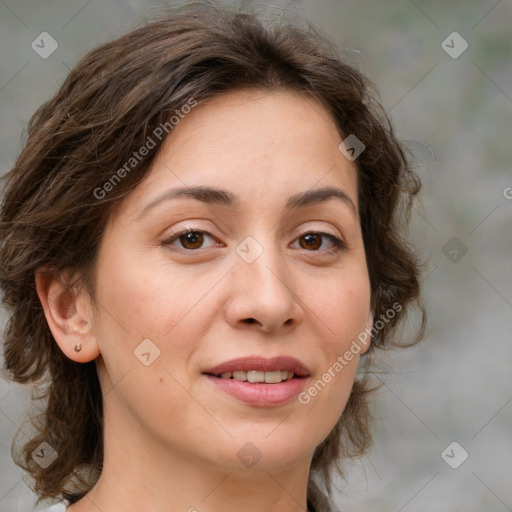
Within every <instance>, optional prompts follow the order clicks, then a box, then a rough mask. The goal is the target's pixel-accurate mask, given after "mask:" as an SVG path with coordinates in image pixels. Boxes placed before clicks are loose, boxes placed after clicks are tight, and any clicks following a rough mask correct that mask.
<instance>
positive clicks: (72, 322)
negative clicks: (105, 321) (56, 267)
mask: <svg viewBox="0 0 512 512" xmlns="http://www.w3.org/2000/svg"><path fill="white" fill-rule="evenodd" d="M67 277H69V276H68V274H65V275H63V274H60V273H57V272H53V271H51V270H48V269H38V270H37V271H36V275H35V281H36V289H37V294H38V296H39V300H40V301H41V304H42V305H43V309H44V314H45V317H46V321H47V322H48V326H49V328H50V330H51V332H52V334H53V337H54V338H55V341H56V342H57V344H58V345H59V347H60V349H61V350H62V352H63V353H64V354H65V355H66V356H67V357H68V358H69V359H71V360H73V361H76V362H77V363H87V362H89V361H92V360H93V359H96V358H97V357H98V356H99V355H100V350H99V346H98V343H97V341H96V338H95V336H94V330H93V315H92V305H91V299H90V297H89V294H88V293H87V292H86V291H85V290H82V293H78V291H79V290H80V288H79V286H74V287H73V288H70V287H69V286H66V285H65V283H66V278H67ZM77 345H81V350H80V351H78V352H77V351H76V350H75V347H76V346H77Z"/></svg>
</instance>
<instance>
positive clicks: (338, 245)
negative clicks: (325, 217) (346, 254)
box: [162, 227, 347, 254]
mask: <svg viewBox="0 0 512 512" xmlns="http://www.w3.org/2000/svg"><path fill="white" fill-rule="evenodd" d="M187 233H202V234H206V235H208V236H210V237H211V238H215V237H214V236H213V235H212V234H211V233H209V232H208V231H205V230H202V229H199V228H194V227H189V228H185V229H183V230H181V231H179V232H177V233H172V234H171V235H169V236H168V237H167V238H166V239H165V240H162V245H163V246H169V245H171V244H172V243H173V242H174V241H175V240H178V239H179V238H180V236H182V235H186V234H187ZM306 235H320V236H323V237H325V238H327V239H328V240H330V241H331V242H332V243H333V244H334V247H331V248H330V249H326V250H323V251H321V250H318V249H316V250H312V251H308V250H307V249H303V250H305V251H307V252H321V253H327V254H330V253H336V252H339V251H343V250H345V249H347V246H346V244H345V243H344V242H343V241H342V240H340V239H339V238H338V237H336V236H334V235H332V234H331V233H326V232H324V231H305V232H304V233H301V234H300V235H299V236H298V237H297V239H299V238H302V237H304V236H306ZM177 249H178V250H180V251H185V252H189V253H190V252H198V251H200V250H201V248H200V249H185V248H177Z"/></svg>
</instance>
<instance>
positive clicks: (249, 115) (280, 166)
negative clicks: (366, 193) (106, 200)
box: [125, 89, 357, 216]
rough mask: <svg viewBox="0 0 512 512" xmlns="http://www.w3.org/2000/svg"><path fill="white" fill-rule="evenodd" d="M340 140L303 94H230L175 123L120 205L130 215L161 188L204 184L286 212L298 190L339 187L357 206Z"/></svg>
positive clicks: (322, 111) (351, 169) (352, 170)
mask: <svg viewBox="0 0 512 512" xmlns="http://www.w3.org/2000/svg"><path fill="white" fill-rule="evenodd" d="M341 140H342V137H341V135H340V132H339V129H338V127H337V126H336V123H335V121H334V119H333V117H332V115H331V113H330V112H329V111H328V110H327V109H326V108H325V107H324V106H323V105H322V104H321V103H320V102H318V101H317V100H315V99H314V98H312V97H311V96H309V95H306V94H303V93H298V92H295V91H290V90H275V91H264V90H253V89H242V90H235V91H230V92H228V93H224V94H221V95H219V96H216V97H214V98H212V99H211V100H208V101H207V102H204V103H200V104H199V105H197V106H196V107H194V108H193V109H191V110H190V112H189V113H187V114H186V115H184V116H183V117H182V118H181V119H180V121H179V122H178V123H177V124H176V125H175V126H174V127H173V129H172V131H171V132H170V134H169V136H168V137H167V139H166V141H165V142H164V145H163V147H162V148H161V149H160V151H159V154H158V156H157V158H156V159H155V161H154V163H153V166H152V169H151V171H150V175H149V176H148V178H147V179H146V180H145V181H144V182H142V183H141V184H140V185H139V186H138V187H137V189H135V190H134V191H133V192H132V193H131V194H130V196H128V198H127V200H125V201H126V203H127V205H125V206H127V210H128V212H129V214H130V216H133V215H136V212H137V211H138V212H140V210H141V208H143V207H144V206H145V204H146V203H147V201H148V199H151V198H153V199H154V197H155V194H159V193H162V192H163V191H164V190H165V189H168V188H176V187H187V186H191V187H192V186H204V185H207V186H210V187H215V188H221V189H225V190H232V191H233V192H234V193H235V194H236V195H237V196H238V197H240V198H248V199H249V198H250V199H251V200H252V201H255V202H256V203H258V202H259V204H261V205H263V204H266V205H267V206H268V207H272V206H277V205H278V204H281V203H282V206H283V207H284V205H285V204H286V201H287V199H288V198H289V197H291V196H292V195H294V194H295V193H297V192H298V191H305V190H309V189H312V188H319V187H328V186H337V187H342V188H343V189H344V190H345V191H346V192H347V194H348V195H349V197H350V198H351V199H352V201H353V203H354V204H355V205H356V208H357V171H356V167H355V165H354V163H353V162H351V161H349V160H348V159H347V158H345V157H344V156H343V154H342V153H341V152H340V151H339V149H338V146H339V144H340V142H341ZM243 204H245V203H243Z"/></svg>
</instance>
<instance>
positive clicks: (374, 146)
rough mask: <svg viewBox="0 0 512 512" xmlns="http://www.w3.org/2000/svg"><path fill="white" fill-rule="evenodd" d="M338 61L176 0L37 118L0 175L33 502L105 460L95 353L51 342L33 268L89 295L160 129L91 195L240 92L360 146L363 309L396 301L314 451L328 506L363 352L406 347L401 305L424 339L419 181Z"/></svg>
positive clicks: (72, 495)
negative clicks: (302, 114) (186, 108)
mask: <svg viewBox="0 0 512 512" xmlns="http://www.w3.org/2000/svg"><path fill="white" fill-rule="evenodd" d="M341 55H342V51H340V49H339V48H338V47H336V46H335V45H334V44H333V43H332V42H330V41H329V40H328V39H327V38H326V37H324V36H323V35H321V34H320V33H319V32H318V30H317V29H315V28H313V27H312V26H311V24H309V23H308V27H307V28H300V27H299V26H298V25H296V24H294V23H280V24H276V23H269V22H264V21H263V20H262V19H261V17H260V16H258V15H255V14H254V13H249V12H235V11H233V10H232V9H230V8H228V7H222V8H221V7H218V6H217V7H212V6H211V5H210V6H205V5H202V6H201V8H200V9H196V8H194V7H191V6H188V7H186V8H181V9H178V10H176V11H174V12H172V13H168V12H167V13H166V14H165V16H164V17H160V18H159V19H154V20H152V21H146V22H144V24H142V25H141V26H140V27H138V28H136V29H133V30H131V31H130V32H129V33H127V34H126V35H124V36H122V37H120V38H118V39H116V40H114V41H112V42H109V43H106V44H103V45H101V46H99V47H97V48H94V49H93V50H91V51H90V52H89V53H87V54H86V55H85V56H84V57H83V58H82V59H81V60H80V61H79V62H78V63H77V64H76V66H75V67H74V68H73V69H72V70H71V72H70V73H69V75H68V76H67V78H66V79H65V81H64V82H63V84H62V86H61V87H60V89H59V90H58V92H57V93H56V94H55V95H54V96H53V97H52V98H51V99H50V100H49V101H47V102H46V103H44V104H43V105H42V106H41V107H40V108H39V109H38V110H37V111H36V112H35V114H34V115H33V117H32V118H31V120H30V122H29V125H28V138H27V140H26V142H25V144H24V147H23V149H22V151H21V153H20V155H19V157H18V158H17V160H16V162H15V164H14V167H13V168H12V169H11V170H10V171H9V172H8V173H7V174H6V176H5V184H4V198H3V202H2V207H1V213H0V240H1V247H0V273H1V274H0V287H1V289H2V291H3V303H4V306H5V307H6V309H7V310H8V312H9V313H10V317H9V320H8V322H7V325H6V327H5V331H4V337H5V341H4V359H5V362H4V368H3V371H4V373H5V375H6V376H7V378H9V379H11V380H13V381H15V382H19V383H32V384H33V386H34V388H33V389H34V390H36V389H41V390H42V393H41V394H40V395H39V396H38V397H36V398H38V399H39V400H44V408H43V412H42V413H41V414H38V415H34V416H33V417H32V418H30V422H31V424H32V425H33V427H34V428H35V432H34V433H33V434H32V435H31V437H29V440H28V441H27V440H24V442H23V444H22V445H21V447H19V448H20V449H19V450H18V449H17V448H18V443H17V441H16V438H15V439H14V441H13V444H12V456H13V459H14V460H15V462H16V464H18V465H19V466H20V467H22V468H23V469H24V470H25V471H27V472H28V473H29V475H30V476H31V477H32V478H33V480H34V482H35V483H34V484H33V485H32V488H33V489H34V492H35V493H36V494H37V495H38V496H39V499H38V503H39V501H41V500H42V499H45V498H56V499H57V498H58V499H60V498H62V497H64V498H67V499H68V500H69V501H70V502H71V503H74V502H75V501H78V500H79V499H80V498H81V497H82V496H84V495H85V494H86V493H87V492H88V491H89V490H90V489H91V488H92V487H93V485H94V484H95V482H96V481H97V479H98V477H99V475H100V473H101V470H102V464H103V408H102V393H101V388H100V384H99V380H98V376H97V373H96V366H95V361H91V362H89V363H84V364H80V363H76V362H74V361H72V360H70V359H69V358H67V357H66V356H65V355H64V354H63V353H62V352H61V350H60V349H59V347H58V345H57V343H56V342H55V340H54V339H53V336H52V333H51V331H50V329H49V327H48V324H47V322H46V319H45V315H44V312H43V308H42V305H41V303H40V301H39V298H38V295H37V292H36V286H35V279H34V276H35V272H36V270H37V269H39V268H42V267H49V268H51V269H53V270H54V271H57V272H58V273H60V272H61V271H64V270H70V271H71V274H73V275H76V276H79V279H81V280H82V281H83V282H84V283H85V284H86V288H87V291H88V292H89V293H90V294H91V297H93V298H94V292H95V290H94V279H93V278H92V276H93V275H94V268H95V264H96V256H97V249H98V245H99V242H100V240H101V237H102V233H103V231H104V228H105V225H106V222H107V220H108V219H109V217H110V215H111V214H112V213H113V212H114V210H115V208H116V206H117V205H118V204H119V203H120V201H121V199H123V198H124V197H126V196H127V195H128V194H130V193H131V192H132V191H133V190H134V188H135V187H137V185H138V184H139V183H140V182H141V181H142V180H143V179H144V178H145V177H147V175H148V173H149V172H150V170H151V166H152V162H153V161H154V159H155V157H156V155H157V154H158V150H159V148H160V147H161V146H162V143H163V141H164V140H165V137H164V138H163V139H162V141H158V140H157V141H155V142H156V148H154V149H153V150H152V151H151V152H150V154H149V155H148V156H147V157H145V158H144V159H143V160H141V161H140V162H138V163H137V165H136V168H135V169H133V170H132V171H131V172H128V173H126V176H124V177H123V179H122V180H119V182H118V183H116V186H115V187H112V189H111V190H109V192H108V194H102V196H103V197H101V198H98V197H97V195H98V194H95V193H94V191H95V190H98V187H102V186H103V185H104V184H105V183H106V182H107V181H109V180H111V179H112V176H113V174H114V173H115V172H116V170H117V169H119V168H120V167H121V166H122V165H123V164H124V163H125V162H127V161H129V159H130V158H131V157H132V156H133V152H134V151H136V150H138V149H139V148H141V147H142V146H143V145H144V143H145V141H146V139H147V137H148V134H151V133H152V132H153V131H154V130H155V129H156V128H157V127H158V126H161V125H162V124H163V123H166V122H169V119H170V118H171V116H173V115H175V112H176V111H179V110H180V108H181V107H182V106H183V105H184V104H186V103H187V101H188V100H189V99H190V98H194V99H195V100H196V101H197V102H198V103H201V102H202V101H205V100H207V99H209V98H212V97H214V96H217V95H220V94H223V93H224V92H226V91H230V90H234V89H236V88H247V87H249V88H257V89H259V90H267V91H273V90H277V89H279V90H283V89H284V90H291V91H299V92H302V93H307V94H309V95H310V97H312V98H314V99H316V100H318V101H320V102H321V103H322V104H323V105H324V106H325V107H326V108H327V109H328V110H329V111H330V112H331V113H332V115H333V116H334V119H335V121H336V124H337V128H338V129H339V131H340V134H342V135H344V136H347V135H348V134H355V135H356V136H357V137H358V138H359V139H360V140H361V141H362V142H363V143H364V145H365V146H366V149H365V150H364V151H363V153H362V154H361V155H360V156H359V157H358V158H357V160H356V161H355V164H356V166H357V172H358V194H359V204H360V223H361V227H362V233H363V239H364V246H365V251H366V257H367V264H368V272H369V276H370V284H371V303H372V304H371V306H372V310H373V313H374V318H375V319H379V318H381V317H382V316H383V315H385V313H386V312H387V311H389V310H390V309H394V310H396V303H398V304H400V305H401V306H402V308H401V309H400V311H396V314H395V315H394V317H393V318H391V319H389V318H388V321H387V322H381V323H383V324H384V326H383V327H382V328H381V329H379V330H375V331H376V332H374V335H373V338H372V345H371V347H370V350H369V351H368V353H367V354H366V355H365V356H364V358H363V359H362V362H363V365H362V366H363V371H362V372H360V373H359V374H358V377H357V378H356V381H355V383H354V386H353V389H352V392H351V395H350V398H349V400H348V403H347V404H346V407H345V409H344V411H343V413H342V415H341V417H340V418H339V421H338V422H337V424H336V426H335V427H334V428H333V430H332V431H331V432H330V434H329V435H328V437H327V438H326V439H325V440H324V441H323V442H322V443H321V444H320V445H319V446H318V447H317V448H316V450H315V453H314V457H313V460H312V466H311V473H310V478H309V484H308V504H312V505H313V506H315V508H320V509H322V510H326V509H327V505H325V504H326V503H327V500H328V499H329V498H328V497H327V496H328V495H330V494H331V489H332V482H331V478H332V476H333V471H337V472H338V473H339V474H340V475H342V476H343V471H342V468H341V466H340V462H342V461H343V459H344V458H349V457H354V456H358V455H361V454H364V453H366V452H367V451H368V449H369V447H370V445H371V429H370V427H371V419H372V418H371V414H370V409H369V403H368V396H369V392H370V391H371V390H372V387H371V386H370V380H369V377H368V374H369V373H370V372H371V370H370V369H371V368H372V362H371V359H372V354H373V353H374V352H375V350H377V349H385V348H388V347H396V346H404V344H405V342H404V340H403V339H401V336H398V335H397V332H398V329H397V327H398V326H399V325H400V324H402V323H403V320H404V319H405V318H406V316H407V313H408V312H409V311H410V310H411V309H412V308H414V311H416V310H419V311H420V317H421V319H420V327H419V328H418V329H417V331H416V334H415V336H414V339H413V340H412V342H410V343H409V344H408V345H411V344H413V343H416V342H417V341H419V340H420V339H421V338H422V337H423V334H424V328H425V317H426V316H425V308H424V306H423V302H422V300H421V297H420V293H419V291H420V289H419V274H420V269H421V262H420V261H419V260H418V259H417V257H416V256H415V254H414V253H413V252H412V251H411V250H410V248H409V247H408V244H407V242H406V241H405V239H404V235H403V233H404V228H405V227H406V224H407V222H408V220H409V214H410V210H411V206H412V202H413V199H414V196H415V195H416V194H417V193H418V192H419V190H420V182H419V179H418V177H417V176H416V174H415V173H414V171H413V169H412V167H411V165H410V163H409V162H408V159H407V157H406V154H405V150H404V147H403V146H402V145H401V143H400V142H399V140H398V139H397V137H396V136H395V135H394V132H393V129H392V127H391V125H390V122H389V120H388V117H387V115H386V114H385V112H384V110H383V108H382V107H381V106H380V104H379V102H378V100H377V98H378V96H377V93H376V92H375V88H374V86H373V85H372V83H371V82H370V81H369V80H368V79H367V78H366V77H365V76H363V75H362V74H361V72H359V71H358V70H357V69H356V68H355V67H353V66H352V65H350V64H348V63H347V62H345V60H344V58H342V56H341ZM68 284H69V286H72V283H71V282H69V283H68ZM394 304H395V308H393V305H394ZM18 433H19V432H18ZM43 441H46V442H48V443H49V444H50V445H51V446H52V447H54V448H55V450H57V452H58V454H59V464H52V465H50V466H49V467H48V468H42V467H41V466H40V465H39V464H37V463H36V462H35V461H34V460H33V459H32V456H31V454H32V452H33V451H34V450H35V449H36V447H38V446H39V444H40V443H41V442H43ZM323 489H326V492H324V490H323Z"/></svg>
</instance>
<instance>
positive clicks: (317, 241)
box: [299, 233, 322, 249]
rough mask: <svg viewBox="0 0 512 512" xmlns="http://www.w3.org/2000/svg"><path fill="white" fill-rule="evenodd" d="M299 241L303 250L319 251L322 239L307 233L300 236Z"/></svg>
mask: <svg viewBox="0 0 512 512" xmlns="http://www.w3.org/2000/svg"><path fill="white" fill-rule="evenodd" d="M299 240H302V241H304V243H301V246H302V248H303V249H319V248H320V247H321V246H322V237H321V236H318V235H317V234H313V233H309V234H307V235H303V236H301V237H300V239H299Z"/></svg>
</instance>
